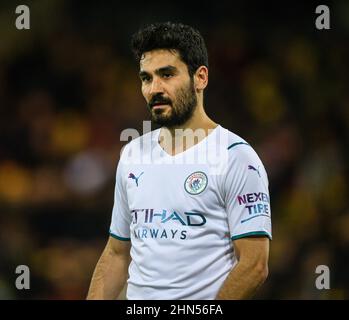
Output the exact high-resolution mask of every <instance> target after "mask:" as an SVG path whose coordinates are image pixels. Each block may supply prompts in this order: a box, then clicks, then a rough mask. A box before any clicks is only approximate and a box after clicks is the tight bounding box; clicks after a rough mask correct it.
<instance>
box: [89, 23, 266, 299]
mask: <svg viewBox="0 0 349 320" xmlns="http://www.w3.org/2000/svg"><path fill="white" fill-rule="evenodd" d="M132 46H133V51H134V53H135V56H136V58H137V60H138V61H139V66H140V72H139V76H140V80H141V84H142V94H143V96H144V98H145V100H146V102H147V106H148V109H149V112H150V115H151V120H152V121H153V122H155V123H157V124H159V125H160V128H159V129H156V130H153V131H151V132H149V133H146V134H144V135H143V136H141V137H139V138H137V139H134V140H132V141H131V142H129V143H128V144H127V145H126V146H125V148H124V150H123V152H122V154H121V157H120V160H119V163H118V167H117V171H116V185H115V198H114V207H113V212H112V221H111V226H110V237H109V240H108V243H107V245H106V247H105V249H104V251H103V253H102V255H101V257H100V259H99V261H98V263H97V266H96V268H95V271H94V274H93V277H92V280H91V284H90V289H89V292H88V296H87V298H88V299H116V298H117V297H118V295H119V293H120V292H121V290H122V289H123V287H124V285H125V283H126V281H127V284H128V286H127V299H146V300H148V299H149V300H151V299H171V300H172V299H173V300H177V299H178V300H179V299H246V298H250V297H252V296H253V294H254V293H255V291H256V290H257V288H258V287H259V286H260V285H261V284H262V283H263V282H264V281H265V279H266V277H267V275H268V256H269V241H270V239H271V216H270V214H271V212H270V201H269V192H268V178H267V173H266V171H265V169H264V166H263V164H262V162H261V160H260V159H259V157H258V155H257V154H256V152H255V151H254V150H253V149H252V147H251V146H250V145H249V144H248V143H247V142H246V141H245V140H244V139H242V138H240V137H239V136H238V135H236V134H234V133H232V132H230V131H229V130H227V129H225V128H223V127H222V126H220V125H219V124H217V123H215V122H214V121H213V120H211V119H210V118H209V117H208V116H207V114H206V113H205V110H204V101H203V100H204V99H203V97H204V90H205V88H206V86H207V84H208V57H207V50H206V46H205V43H204V40H203V38H202V36H201V35H200V33H199V32H198V31H196V30H194V29H193V28H192V27H190V26H186V25H182V24H178V23H171V22H166V23H158V24H152V25H149V26H147V27H145V28H143V29H141V30H139V31H138V32H137V33H136V34H135V35H134V36H133V38H132ZM216 107H217V108H219V106H216Z"/></svg>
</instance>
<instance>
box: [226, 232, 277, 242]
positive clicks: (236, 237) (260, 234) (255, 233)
mask: <svg viewBox="0 0 349 320" xmlns="http://www.w3.org/2000/svg"><path fill="white" fill-rule="evenodd" d="M253 236H257V237H263V236H266V237H268V238H269V239H270V240H271V236H270V235H269V233H268V232H265V231H254V232H247V233H242V234H239V235H237V236H232V237H231V240H237V239H241V238H246V237H253Z"/></svg>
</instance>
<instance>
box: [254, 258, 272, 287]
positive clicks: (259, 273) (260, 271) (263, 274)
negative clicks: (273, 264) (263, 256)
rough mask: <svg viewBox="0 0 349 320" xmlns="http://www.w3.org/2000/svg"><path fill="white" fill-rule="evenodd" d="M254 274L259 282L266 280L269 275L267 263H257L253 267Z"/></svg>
mask: <svg viewBox="0 0 349 320" xmlns="http://www.w3.org/2000/svg"><path fill="white" fill-rule="evenodd" d="M255 274H256V277H257V279H258V282H259V283H260V284H263V283H264V282H265V281H266V280H267V278H268V275H269V268H268V265H267V264H265V263H263V264H262V263H260V264H257V266H256V267H255Z"/></svg>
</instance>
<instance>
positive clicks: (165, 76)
mask: <svg viewBox="0 0 349 320" xmlns="http://www.w3.org/2000/svg"><path fill="white" fill-rule="evenodd" d="M162 77H163V78H165V79H169V78H172V77H173V74H172V73H169V72H167V73H166V72H165V73H163V74H162Z"/></svg>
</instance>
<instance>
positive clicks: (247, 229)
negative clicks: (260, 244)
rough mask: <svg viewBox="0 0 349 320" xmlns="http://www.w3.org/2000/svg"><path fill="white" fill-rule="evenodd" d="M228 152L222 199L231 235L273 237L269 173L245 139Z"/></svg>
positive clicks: (234, 236) (239, 236)
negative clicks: (243, 142) (244, 141)
mask: <svg viewBox="0 0 349 320" xmlns="http://www.w3.org/2000/svg"><path fill="white" fill-rule="evenodd" d="M229 152H230V154H229V161H228V167H227V170H226V173H225V174H226V176H225V183H224V194H225V196H224V199H225V206H226V211H227V215H228V225H229V231H230V236H231V239H232V240H237V239H240V238H243V237H249V236H267V237H268V238H269V239H272V232H271V208H270V197H269V190H268V177H267V173H266V171H265V168H264V166H263V163H262V162H261V160H260V159H259V157H258V155H257V153H256V152H255V151H254V150H253V149H252V147H251V146H250V145H248V144H247V143H246V144H241V145H237V146H236V147H235V148H232V149H231V150H229Z"/></svg>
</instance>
